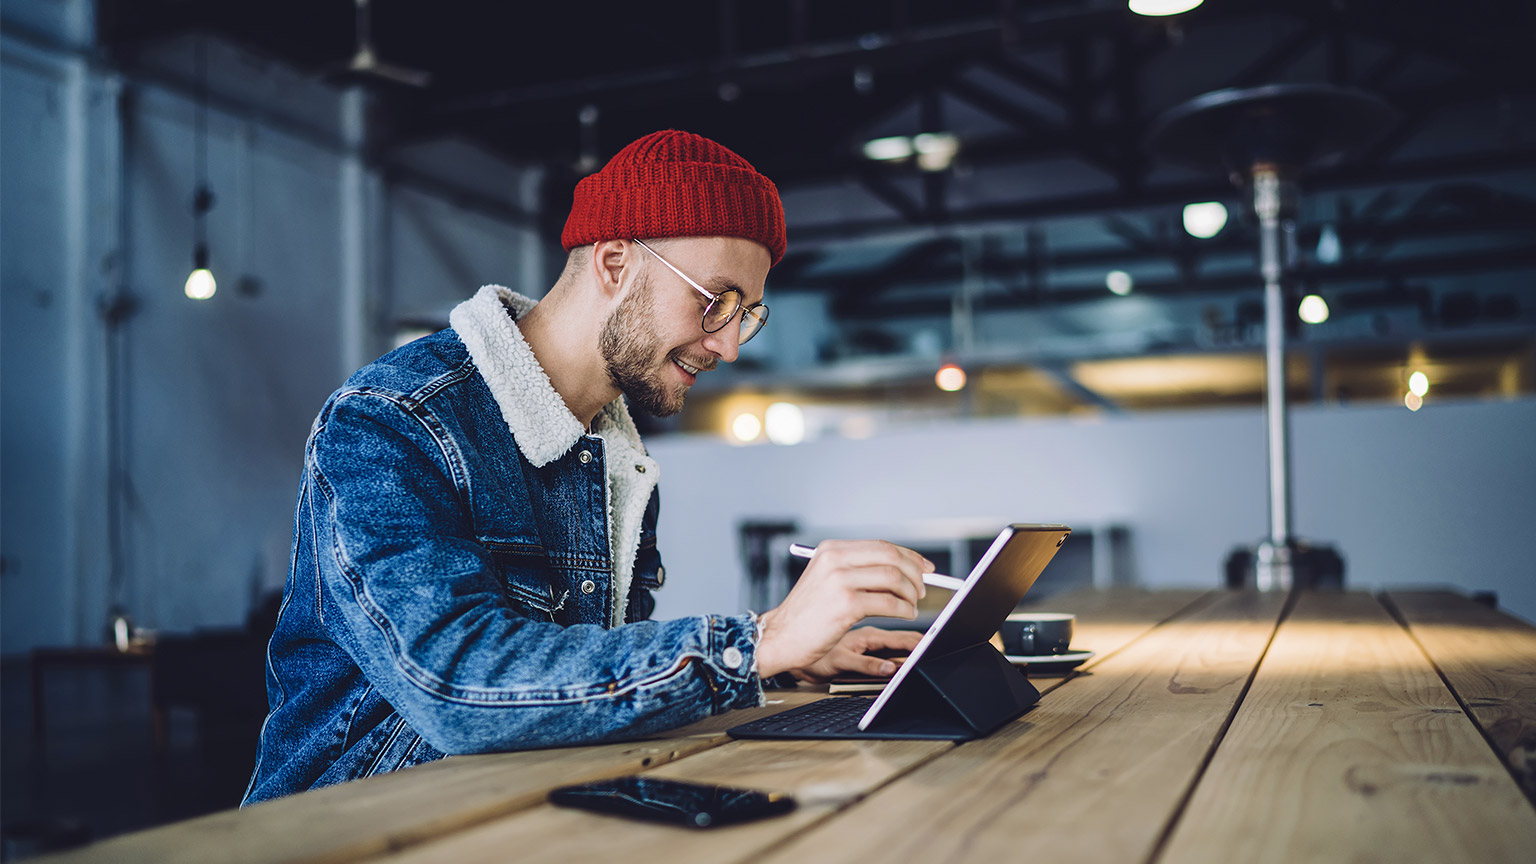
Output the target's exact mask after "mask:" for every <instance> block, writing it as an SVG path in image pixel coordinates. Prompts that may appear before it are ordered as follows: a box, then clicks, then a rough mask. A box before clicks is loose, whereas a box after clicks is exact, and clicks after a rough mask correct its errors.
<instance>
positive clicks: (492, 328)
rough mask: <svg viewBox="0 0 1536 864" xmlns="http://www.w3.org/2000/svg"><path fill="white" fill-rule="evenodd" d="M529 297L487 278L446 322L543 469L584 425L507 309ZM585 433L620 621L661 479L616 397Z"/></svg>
mask: <svg viewBox="0 0 1536 864" xmlns="http://www.w3.org/2000/svg"><path fill="white" fill-rule="evenodd" d="M535 302H536V301H534V300H530V299H528V298H527V297H524V296H522V295H521V294H517V293H514V292H512V291H509V290H508V289H506V288H503V287H501V286H500V285H487V286H485V287H483V288H481V289H480V290H479V291H478V292H476V294H475V296H473V297H471V298H470V299H468V300H465V301H464V302H463V303H460V304H459V305H458V306H457V307H455V308H454V310H453V313H452V314H450V315H449V316H448V323H449V324H451V325H452V326H453V329H454V331H455V332H456V333H458V335H459V339H460V340H461V341H462V342H463V343H464V347H465V348H467V349H469V356H470V359H471V360H473V361H474V363H475V367H476V368H477V369H479V370H480V377H481V378H483V379H485V384H486V386H487V387H489V388H490V391H491V396H492V397H494V398H495V400H496V406H497V407H498V408H500V409H501V418H502V419H503V420H504V421H506V424H507V429H508V430H510V431H511V433H512V437H513V439H514V440H516V441H517V447H518V449H519V450H521V451H522V453H523V456H524V458H526V459H527V460H528V461H529V462H531V463H533V465H534V467H536V468H542V467H544V466H545V465H548V464H549V463H550V462H553V461H555V460H556V459H559V458H560V457H561V456H563V455H565V453H566V452H568V451H569V450H570V449H571V447H573V446H574V445H575V444H576V442H577V441H580V440H581V438H582V436H583V435H584V434H586V430H585V429H583V428H582V427H581V421H579V420H577V419H576V416H575V415H574V414H572V413H571V410H570V409H569V408H567V407H566V406H565V400H564V399H562V398H560V394H559V393H558V392H556V390H555V387H554V385H553V384H551V383H550V380H549V375H548V374H546V373H545V372H544V367H542V366H540V365H539V361H538V358H536V357H535V356H534V354H533V349H532V348H531V347H529V345H528V342H527V341H526V340H525V339H523V334H522V331H520V330H518V329H517V324H516V323H515V322H514V321H513V320H512V316H510V315H508V314H507V307H511V308H512V309H513V311H515V312H516V313H517V315H518V316H519V317H521V316H523V315H525V314H527V312H528V310H530V309H532V308H533V306H534V303H535ZM592 426H593V429H592V434H594V435H596V436H599V437H601V438H603V439H604V441H605V442H606V444H607V447H606V457H607V458H606V461H605V463H604V468H605V470H606V472H607V477H608V483H607V492H608V501H607V505H608V507H607V509H608V512H607V514H606V515H607V521H608V551H609V555H610V556H611V558H612V560H613V595H612V597H611V598H610V600H611V603H610V607H609V608H610V617H611V622H612V626H615V627H617V626H618V625H620V624H622V623H624V610H625V607H626V606H627V605H628V602H629V586H630V582H631V581H632V580H633V577H634V570H635V556H636V554H637V553H638V551H639V546H640V526H641V521H642V519H643V518H644V515H645V507H646V504H647V503H648V502H649V501H650V497H651V492H652V490H654V489H655V488H656V483H657V481H658V480H659V479H660V470H659V466H657V464H656V462H655V460H653V459H651V457H650V456H648V455H646V452H645V445H644V444H643V443H642V442H641V441H640V432H639V430H637V429H636V428H635V421H634V420H633V419H632V418H631V417H630V416H629V408H628V407H627V406H626V405H625V404H624V397H623V396H620V397H619V398H617V399H614V400H613V401H612V402H609V403H608V404H607V405H604V406H603V409H602V410H601V411H599V412H598V414H597V417H596V418H594V422H593V424H592Z"/></svg>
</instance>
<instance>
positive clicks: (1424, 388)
mask: <svg viewBox="0 0 1536 864" xmlns="http://www.w3.org/2000/svg"><path fill="white" fill-rule="evenodd" d="M1408 392H1409V393H1412V394H1413V395H1415V396H1423V395H1424V394H1426V393H1428V392H1429V376H1428V375H1425V374H1424V373H1423V372H1415V373H1413V374H1412V375H1409V376H1408Z"/></svg>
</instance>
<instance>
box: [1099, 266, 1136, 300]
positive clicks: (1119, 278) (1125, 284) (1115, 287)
mask: <svg viewBox="0 0 1536 864" xmlns="http://www.w3.org/2000/svg"><path fill="white" fill-rule="evenodd" d="M1135 284H1136V283H1135V281H1134V280H1132V279H1131V274H1129V273H1127V272H1125V271H1124V270H1111V271H1109V272H1108V273H1106V274H1105V275H1104V287H1106V288H1108V289H1109V290H1111V291H1113V292H1115V293H1116V294H1119V295H1120V296H1121V297H1124V296H1125V295H1127V294H1129V293H1131V287H1132V286H1133V285H1135Z"/></svg>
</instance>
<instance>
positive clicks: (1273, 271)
mask: <svg viewBox="0 0 1536 864" xmlns="http://www.w3.org/2000/svg"><path fill="white" fill-rule="evenodd" d="M1282 194H1283V192H1282V188H1281V179H1280V174H1279V172H1278V171H1277V170H1276V169H1275V168H1274V167H1273V166H1263V165H1261V166H1257V167H1255V169H1254V172H1253V209H1254V212H1255V213H1256V214H1257V215H1258V217H1259V267H1260V271H1261V272H1262V274H1263V276H1264V389H1265V397H1266V410H1265V421H1266V425H1267V431H1268V439H1269V539H1268V541H1267V542H1265V543H1263V544H1261V545H1260V547H1259V554H1258V562H1257V563H1258V566H1257V568H1256V570H1257V572H1256V574H1255V575H1256V577H1257V579H1256V581H1257V583H1258V587H1259V588H1261V589H1286V588H1289V587H1290V586H1291V584H1292V572H1291V565H1292V562H1291V554H1290V553H1291V550H1290V540H1291V484H1290V476H1291V453H1290V435H1289V432H1290V423H1289V416H1288V414H1287V412H1286V402H1285V296H1284V292H1283V291H1282V290H1281V278H1282V276H1283V273H1284V266H1283V256H1284V249H1283V243H1284V240H1285V238H1284V234H1283V228H1282V226H1281V211H1282V207H1281V204H1282V201H1281V197H1282Z"/></svg>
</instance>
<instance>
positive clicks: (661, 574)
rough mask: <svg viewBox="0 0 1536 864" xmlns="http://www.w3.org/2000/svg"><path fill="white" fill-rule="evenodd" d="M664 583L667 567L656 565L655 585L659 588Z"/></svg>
mask: <svg viewBox="0 0 1536 864" xmlns="http://www.w3.org/2000/svg"><path fill="white" fill-rule="evenodd" d="M665 584H667V568H665V567H657V568H656V587H657V588H660V587H661V586H663V585H665Z"/></svg>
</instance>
